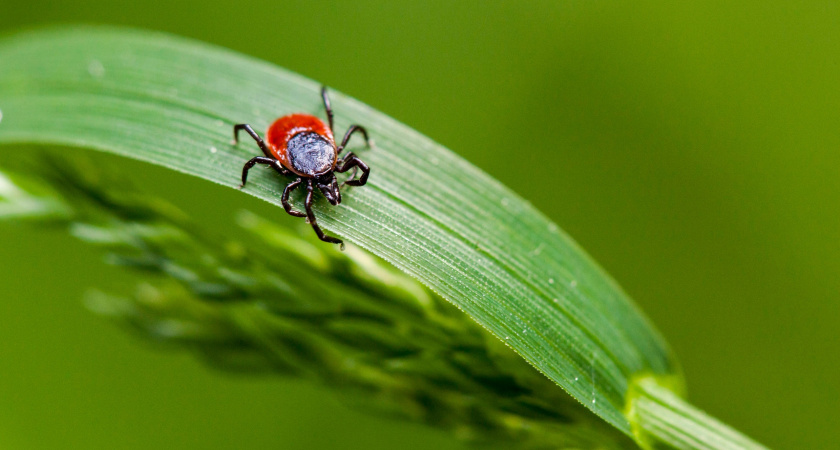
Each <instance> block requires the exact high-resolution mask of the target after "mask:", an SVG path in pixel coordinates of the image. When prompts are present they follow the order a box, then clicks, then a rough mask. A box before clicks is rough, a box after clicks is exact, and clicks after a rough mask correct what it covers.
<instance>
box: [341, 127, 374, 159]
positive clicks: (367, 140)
mask: <svg viewBox="0 0 840 450" xmlns="http://www.w3.org/2000/svg"><path fill="white" fill-rule="evenodd" d="M357 131H360V132H361V133H362V135H363V136H364V137H365V143H366V144H367V146H368V148H370V138H369V137H368V134H367V130H365V127H363V126H361V125H350V128H348V129H347V132H346V133H344V139H342V140H341V145H339V146H338V154H341V152H342V151H343V150H344V147H345V146H346V145H347V143H348V142H349V141H350V136H353V133H355V132H357Z"/></svg>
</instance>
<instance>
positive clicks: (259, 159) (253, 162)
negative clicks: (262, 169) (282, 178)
mask: <svg viewBox="0 0 840 450" xmlns="http://www.w3.org/2000/svg"><path fill="white" fill-rule="evenodd" d="M256 164H270V165H271V166H272V167H274V166H280V163H279V162H278V161H277V160H276V159H274V158H266V157H263V156H257V157H254V158H251V159H250V160H248V162H246V163H245V166H244V167H242V184H240V185H239V189H242V188H243V187H245V182H246V181H248V171H249V170H251V168H252V167H254V165H256ZM280 167H281V168H282V167H283V166H280ZM275 170H277V169H276V168H275ZM284 170H285V169H284Z"/></svg>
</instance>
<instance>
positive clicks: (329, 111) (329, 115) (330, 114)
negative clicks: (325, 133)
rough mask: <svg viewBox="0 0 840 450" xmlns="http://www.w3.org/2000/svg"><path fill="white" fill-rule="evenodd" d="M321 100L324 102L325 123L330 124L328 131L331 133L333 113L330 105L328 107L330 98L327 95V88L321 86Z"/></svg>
mask: <svg viewBox="0 0 840 450" xmlns="http://www.w3.org/2000/svg"><path fill="white" fill-rule="evenodd" d="M321 99H323V100H324V109H325V110H326V111H327V121H328V122H329V123H330V131H332V132H333V133H335V131H333V111H332V105H330V96H329V94H327V87H326V86H321Z"/></svg>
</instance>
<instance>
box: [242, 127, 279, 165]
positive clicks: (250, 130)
mask: <svg viewBox="0 0 840 450" xmlns="http://www.w3.org/2000/svg"><path fill="white" fill-rule="evenodd" d="M239 130H245V131H246V132H247V133H248V134H250V135H251V137H252V138H254V140H255V141H257V145H259V146H260V150H262V152H263V154H264V155H265V156H267V157H269V158H271V157H272V156H271V152H270V151H269V150H268V147H267V146H266V145H265V142H264V141H263V140H262V138H261V137H260V135H259V134H257V132H256V131H254V129H253V128H251V125H248V124H247V123H240V124H237V125H234V126H233V145H236V144H238V143H239Z"/></svg>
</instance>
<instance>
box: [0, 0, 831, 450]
mask: <svg viewBox="0 0 840 450" xmlns="http://www.w3.org/2000/svg"><path fill="white" fill-rule="evenodd" d="M0 11H2V13H0V31H2V32H4V33H10V32H13V31H14V30H16V29H20V28H24V27H31V26H38V25H43V24H52V23H71V22H72V23H78V22H86V23H108V24H122V25H131V26H138V27H145V28H153V29H158V30H164V31H169V32H173V33H177V34H180V35H185V36H189V37H193V38H197V39H201V40H204V41H208V42H212V43H215V44H218V45H222V46H225V47H229V48H232V49H234V50H237V51H240V52H244V53H247V54H250V55H254V56H256V57H258V58H261V59H264V60H268V61H271V62H274V63H276V64H278V65H281V66H284V67H286V68H289V69H291V70H294V71H296V72H298V73H301V74H303V75H305V76H307V77H310V78H313V79H316V80H319V81H322V82H324V83H326V84H328V85H330V86H332V87H334V88H335V89H338V90H340V91H343V92H345V93H348V94H350V95H352V96H354V97H356V98H358V99H360V100H362V101H364V102H366V103H368V104H370V105H372V106H373V107H375V108H377V109H380V110H382V111H384V112H386V113H388V114H390V115H392V116H393V117H395V118H397V119H399V120H401V121H403V122H405V123H407V124H409V125H410V126H412V127H414V128H416V129H418V130H420V131H421V132H423V133H425V134H427V135H429V136H431V137H432V138H434V139H435V140H437V141H438V142H441V143H442V144H444V145H445V146H447V147H449V148H450V149H452V150H453V151H455V152H456V153H459V154H460V155H462V156H463V157H464V158H466V159H468V160H470V161H472V162H473V163H474V164H476V165H477V166H479V167H481V168H482V169H484V170H486V171H487V172H489V173H490V174H492V175H493V176H495V177H496V178H498V179H499V180H501V181H502V182H503V183H505V184H506V185H508V186H510V187H511V188H512V189H513V190H515V191H516V192H518V193H519V194H521V195H522V196H523V197H525V198H527V199H529V200H530V201H531V202H533V203H534V204H535V205H536V206H537V207H538V208H539V209H541V210H542V211H544V212H545V213H546V214H547V215H548V216H550V217H551V218H552V219H553V220H554V221H556V222H557V223H558V224H559V225H560V226H561V227H562V228H564V229H565V230H566V231H567V232H569V233H570V234H571V235H572V236H574V237H575V238H576V239H577V240H578V242H580V243H581V245H582V246H583V247H584V248H586V249H587V250H588V251H589V252H590V253H591V254H592V255H593V256H594V257H595V259H596V260H597V261H599V262H600V263H601V264H602V265H603V266H604V267H605V268H606V269H607V270H608V271H609V272H610V273H611V274H612V275H613V276H614V277H615V278H616V279H617V280H618V281H619V282H620V283H621V284H622V285H623V286H624V288H625V289H626V290H627V291H628V292H629V293H630V294H631V295H632V297H633V298H634V299H635V300H636V302H637V303H638V304H639V305H640V306H641V307H642V309H643V310H644V311H646V312H647V314H648V315H649V316H650V317H651V318H652V320H653V322H654V323H655V324H656V325H657V326H658V328H659V329H660V330H661V331H662V333H663V334H664V335H665V337H666V339H667V340H668V342H670V343H671V345H672V346H673V347H674V349H675V351H676V353H677V355H678V357H679V358H680V360H681V362H682V364H683V367H684V370H685V373H686V377H687V381H688V389H689V394H690V398H691V400H692V402H693V403H694V404H696V405H697V406H699V407H700V408H702V409H704V410H707V411H708V412H710V413H711V414H713V415H715V416H716V417H718V418H720V419H721V420H723V421H725V422H726V423H728V424H730V425H732V426H734V427H736V428H737V429H739V430H741V431H743V432H745V433H747V434H748V435H750V436H752V437H753V438H755V439H757V440H759V441H760V442H762V443H764V444H766V445H768V446H770V447H773V448H838V447H840V432H838V428H837V425H836V421H837V416H838V413H840V392H838V390H839V389H840V388H838V382H837V380H838V375H840V368H838V364H840V352H838V349H837V342H838V337H837V330H838V329H840V289H839V288H840V276H838V274H840V152H838V150H840V126H839V125H840V114H838V113H840V89H838V82H840V27H838V26H837V24H838V23H840V3H837V2H820V1H813V2H782V1H761V2H759V1H741V2H731V1H706V2H692V1H684V2H665V1H642V2H632V4H630V3H627V2H625V3H619V2H602V1H576V2H569V1H560V0H548V1H517V2H513V1H499V2H487V1H459V2H450V1H444V0H435V1H424V2H393V1H355V2H331V1H323V0H306V1H287V2H282V1H264V0H242V1H237V2H222V1H218V0H217V1H208V0H201V1H198V0H184V1H180V2H172V1H133V2H112V1H106V0H87V1H84V2H81V1H79V2H57V1H55V0H27V1H26V2H22V1H9V2H3V5H2V8H0ZM0 70H2V68H0ZM47 113H48V112H46V111H45V114H47ZM339 113H340V112H339ZM119 164H121V167H125V168H130V169H132V170H131V171H132V172H135V173H137V175H136V178H135V179H136V181H137V184H139V185H140V186H142V187H143V188H145V189H147V190H149V191H151V192H154V193H157V194H161V195H163V196H164V197H166V198H168V199H169V200H172V201H173V202H175V203H177V204H179V205H181V206H183V207H185V208H186V209H187V210H189V211H190V212H192V213H193V214H195V215H196V216H197V217H199V218H203V220H205V221H206V222H207V223H208V224H209V225H211V226H217V223H218V226H227V225H225V224H223V223H222V222H225V223H227V222H229V221H227V220H226V218H227V217H229V216H230V214H229V213H230V212H231V211H233V210H235V209H237V208H239V207H243V206H244V207H247V208H252V209H256V210H258V211H259V210H260V209H261V208H266V207H267V206H266V205H263V204H261V203H260V202H258V201H256V200H254V199H252V198H251V197H249V196H244V195H241V194H238V193H236V192H233V191H232V190H230V189H224V188H221V187H219V186H215V185H210V184H208V183H206V182H201V181H198V180H191V179H185V177H183V176H178V175H174V174H172V173H169V172H167V171H165V170H163V169H159V168H151V167H148V166H144V165H142V164H139V163H134V162H119ZM278 220H285V219H278ZM0 258H1V259H0V260H2V261H3V262H2V264H3V265H2V267H1V268H2V270H0V290H2V293H3V295H2V299H3V300H2V301H1V302H0V317H2V319H3V320H2V326H0V447H3V448H22V449H23V448H88V449H97V448H102V449H105V448H138V449H140V448H143V449H145V448H158V449H175V448H207V449H211V448H289V449H319V448H346V449H353V448H365V449H380V448H381V449H386V448H394V447H401V448H417V449H438V450H443V449H457V448H462V447H461V445H460V444H458V443H456V442H454V441H453V440H451V439H450V438H449V437H448V436H447V435H445V434H443V433H440V432H438V431H434V430H429V429H426V428H423V427H420V426H417V425H413V424H406V423H401V422H394V421H390V420H388V419H387V418H378V417H371V416H368V415H365V414H361V413H359V412H357V411H355V410H353V409H350V408H347V407H345V406H344V405H343V404H342V403H341V402H340V401H339V399H338V397H337V396H336V395H335V394H334V393H332V392H330V391H326V390H324V389H323V388H320V387H317V386H312V385H310V384H307V383H304V382H299V381H295V380H279V379H274V378H270V377H254V378H252V377H233V376H230V375H224V374H220V373H216V372H213V371H211V370H209V369H206V368H205V367H203V366H202V365H201V364H200V363H199V362H197V361H196V360H194V359H193V358H192V357H191V356H190V355H188V354H186V353H181V352H164V351H160V349H158V348H156V347H154V346H150V345H148V344H146V343H144V342H143V341H142V340H139V339H136V338H135V337H134V336H132V335H130V334H128V333H125V332H124V331H123V330H120V329H119V328H118V327H115V326H113V324H111V323H109V322H107V321H105V320H103V319H101V318H99V317H96V316H94V315H93V314H91V313H89V312H88V311H87V310H85V309H84V306H83V305H82V302H81V298H82V296H83V294H84V292H85V291H86V290H87V289H88V288H89V287H99V288H103V289H105V290H110V291H114V292H127V291H129V290H130V289H131V288H130V286H132V285H133V284H134V282H135V281H136V279H135V278H134V277H133V276H130V275H128V274H126V273H124V272H121V271H120V270H118V269H115V268H111V267H107V266H105V265H103V264H102V263H101V254H100V253H99V252H98V251H97V250H94V249H90V248H87V247H86V246H85V245H83V244H81V243H79V242H76V241H74V240H72V239H71V238H69V237H67V236H66V235H65V234H63V233H61V232H58V231H50V230H45V229H32V228H28V227H25V226H15V225H9V224H5V225H2V226H0Z"/></svg>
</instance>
